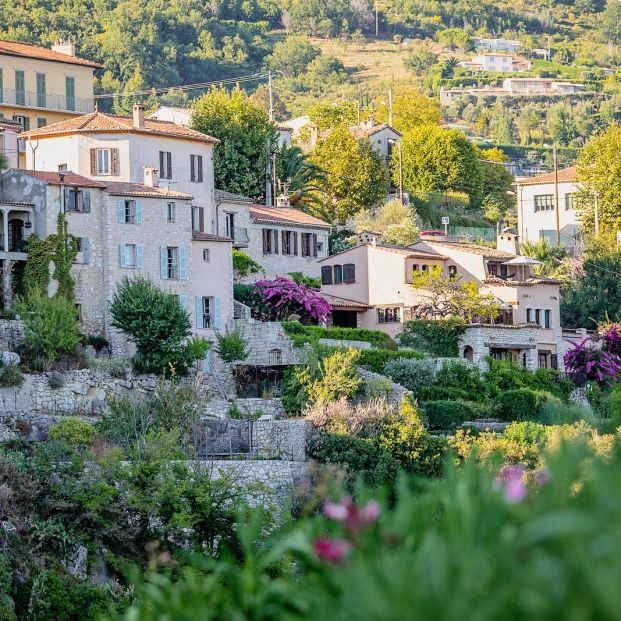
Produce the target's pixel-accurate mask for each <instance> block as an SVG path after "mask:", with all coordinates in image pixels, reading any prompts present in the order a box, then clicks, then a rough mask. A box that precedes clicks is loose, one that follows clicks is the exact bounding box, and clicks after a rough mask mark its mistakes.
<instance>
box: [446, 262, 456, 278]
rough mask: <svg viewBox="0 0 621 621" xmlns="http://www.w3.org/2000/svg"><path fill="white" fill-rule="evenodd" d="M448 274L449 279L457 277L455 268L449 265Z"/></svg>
mask: <svg viewBox="0 0 621 621" xmlns="http://www.w3.org/2000/svg"><path fill="white" fill-rule="evenodd" d="M448 273H449V276H450V277H451V278H455V276H457V266H456V265H449V269H448Z"/></svg>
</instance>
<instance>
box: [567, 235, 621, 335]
mask: <svg viewBox="0 0 621 621" xmlns="http://www.w3.org/2000/svg"><path fill="white" fill-rule="evenodd" d="M608 320H610V321H621V249H619V248H616V247H615V248H612V249H610V248H606V247H604V246H603V245H593V246H591V247H588V248H587V252H586V253H585V255H584V262H583V265H582V271H581V273H579V274H577V275H576V277H575V278H573V279H571V280H570V281H569V282H567V283H566V284H565V285H564V286H563V287H562V288H561V321H562V325H564V326H567V327H569V328H576V327H582V328H588V329H595V328H596V327H597V325H598V324H600V323H603V322H605V321H608Z"/></svg>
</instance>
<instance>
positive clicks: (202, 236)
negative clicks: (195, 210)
mask: <svg viewBox="0 0 621 621" xmlns="http://www.w3.org/2000/svg"><path fill="white" fill-rule="evenodd" d="M192 239H195V240H197V241H217V242H232V241H233V240H232V239H231V238H230V237H222V235H214V234H213V233H203V232H202V231H192Z"/></svg>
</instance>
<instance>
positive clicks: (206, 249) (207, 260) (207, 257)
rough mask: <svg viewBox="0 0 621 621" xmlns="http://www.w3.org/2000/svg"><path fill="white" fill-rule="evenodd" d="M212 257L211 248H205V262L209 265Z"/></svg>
mask: <svg viewBox="0 0 621 621" xmlns="http://www.w3.org/2000/svg"><path fill="white" fill-rule="evenodd" d="M210 260H211V257H210V256H209V248H203V261H204V262H205V263H209V261H210Z"/></svg>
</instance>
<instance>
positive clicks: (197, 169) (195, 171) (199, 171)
mask: <svg viewBox="0 0 621 621" xmlns="http://www.w3.org/2000/svg"><path fill="white" fill-rule="evenodd" d="M190 181H193V182H194V183H203V156H202V155H190Z"/></svg>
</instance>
